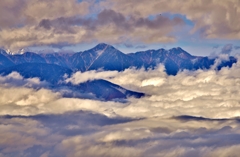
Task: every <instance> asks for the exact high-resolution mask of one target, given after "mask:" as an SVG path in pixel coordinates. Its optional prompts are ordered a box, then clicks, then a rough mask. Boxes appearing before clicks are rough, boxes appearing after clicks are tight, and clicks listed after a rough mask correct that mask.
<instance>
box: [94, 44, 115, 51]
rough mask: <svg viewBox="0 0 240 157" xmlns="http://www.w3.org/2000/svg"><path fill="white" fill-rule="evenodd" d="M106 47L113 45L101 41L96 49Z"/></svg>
mask: <svg viewBox="0 0 240 157" xmlns="http://www.w3.org/2000/svg"><path fill="white" fill-rule="evenodd" d="M106 47H113V46H112V45H108V44H106V43H99V44H98V45H96V46H95V47H94V49H99V50H103V49H105V48H106Z"/></svg>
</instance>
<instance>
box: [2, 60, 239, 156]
mask: <svg viewBox="0 0 240 157" xmlns="http://www.w3.org/2000/svg"><path fill="white" fill-rule="evenodd" d="M213 67H214V66H213ZM164 70H165V68H164V66H163V65H159V66H158V67H157V68H155V69H149V70H147V71H146V70H144V69H134V68H131V69H126V70H124V71H122V72H117V71H88V72H83V73H82V75H80V74H79V72H77V73H75V74H73V75H72V76H69V77H68V78H66V81H73V82H74V83H80V82H83V81H88V80H94V79H107V80H108V81H110V82H112V83H115V84H118V85H121V86H122V87H124V88H126V89H131V90H134V91H139V92H143V93H145V94H146V96H144V97H142V98H132V97H129V98H128V99H127V101H126V102H116V101H100V100H90V99H79V98H64V97H62V96H61V91H59V92H56V91H51V90H49V89H46V88H45V86H46V82H44V81H40V80H39V79H38V78H32V79H25V78H23V77H22V76H21V75H20V74H18V73H16V72H13V73H11V74H9V75H7V76H1V78H0V81H1V87H0V88H1V90H0V91H1V99H0V103H1V106H0V114H1V118H0V120H1V125H0V128H1V129H0V130H1V133H0V135H1V139H2V140H1V155H2V156H14V155H16V154H18V155H20V156H32V155H36V154H38V156H192V155H194V156H228V155H233V156H237V150H238V149H239V147H240V145H239V144H240V142H239V139H238V137H239V135H238V134H239V131H240V125H239V115H240V112H239V103H240V97H239V96H238V95H239V94H240V88H239V86H240V79H239V74H240V64H239V62H237V63H235V64H233V66H232V67H231V68H229V67H224V68H222V69H221V70H219V71H216V70H214V69H209V70H197V71H188V70H183V71H180V72H179V73H178V74H177V75H175V76H169V75H167V74H166V72H165V71H164ZM85 75H86V76H87V77H86V78H85V77H83V76H85Z"/></svg>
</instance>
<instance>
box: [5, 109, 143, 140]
mask: <svg viewBox="0 0 240 157" xmlns="http://www.w3.org/2000/svg"><path fill="white" fill-rule="evenodd" d="M0 118H4V119H12V118H23V119H32V120H36V121H39V122H41V123H42V124H43V125H44V126H45V127H47V128H49V129H51V130H52V132H55V133H59V134H62V135H65V136H75V135H87V134H91V133H94V132H96V131H99V129H101V127H103V126H107V125H115V124H121V123H128V122H132V121H137V120H141V119H132V118H125V117H115V118H109V117H107V116H105V115H102V114H99V113H93V112H90V111H75V112H67V113H64V114H41V115H34V116H12V115H5V116H1V117H0Z"/></svg>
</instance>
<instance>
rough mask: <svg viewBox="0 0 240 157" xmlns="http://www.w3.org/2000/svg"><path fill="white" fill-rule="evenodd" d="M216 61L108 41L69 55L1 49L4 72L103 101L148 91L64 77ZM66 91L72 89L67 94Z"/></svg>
mask: <svg viewBox="0 0 240 157" xmlns="http://www.w3.org/2000/svg"><path fill="white" fill-rule="evenodd" d="M214 62H215V59H210V58H208V57H200V56H192V55H190V54H189V53H187V52H186V51H184V50H183V49H181V48H179V47H178V48H173V49H170V50H165V49H158V50H147V51H140V52H136V53H130V54H124V53H122V52H121V51H119V50H117V49H115V48H114V47H113V46H111V45H107V44H104V43H101V44H98V45H97V46H95V47H94V48H92V49H89V50H86V51H83V52H78V53H65V54H64V53H49V54H43V53H42V54H37V53H33V52H25V53H24V54H16V55H9V54H7V53H6V52H5V51H4V50H1V49H0V74H1V75H8V74H10V73H11V72H13V71H16V72H18V73H20V74H21V75H22V76H23V77H24V78H32V77H38V78H40V80H42V81H43V80H44V81H47V82H48V83H49V84H50V85H49V88H51V89H52V90H56V89H57V90H60V91H61V90H62V91H65V92H64V93H63V96H65V97H80V98H90V99H101V100H115V99H121V98H123V99H125V98H127V97H129V96H130V97H131V96H133V97H137V98H139V97H141V96H144V94H143V93H139V92H133V91H130V90H127V89H124V88H122V87H120V86H118V85H115V84H113V83H111V82H108V81H105V80H94V81H87V82H85V83H82V84H79V85H73V84H70V83H63V82H64V81H63V80H64V76H65V75H66V74H67V75H68V76H71V74H73V73H74V72H76V71H81V72H85V71H89V70H98V69H102V70H108V71H109V70H117V71H123V70H125V69H127V68H131V67H134V68H137V69H138V68H145V69H146V70H147V69H149V68H150V69H153V68H155V67H156V66H158V65H159V64H163V65H164V66H165V69H166V73H167V74H168V75H176V74H177V72H178V71H179V70H183V69H188V70H197V69H209V68H210V67H211V66H212V65H213V64H214ZM236 62H237V59H236V58H234V57H229V59H228V60H226V61H223V62H222V63H221V64H219V65H218V66H217V70H219V69H221V68H222V67H226V66H228V67H231V66H232V64H233V63H236ZM59 82H62V83H59ZM63 89H64V90H63ZM66 89H67V90H66ZM97 89H98V90H97ZM99 90H101V91H99ZM66 91H68V92H67V93H66Z"/></svg>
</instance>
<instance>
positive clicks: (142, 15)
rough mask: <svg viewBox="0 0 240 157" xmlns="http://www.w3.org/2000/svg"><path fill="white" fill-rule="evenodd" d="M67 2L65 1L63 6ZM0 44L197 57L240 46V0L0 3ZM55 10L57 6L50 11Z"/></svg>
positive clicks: (12, 47)
mask: <svg viewBox="0 0 240 157" xmlns="http://www.w3.org/2000/svg"><path fill="white" fill-rule="evenodd" d="M64 3H65V5H63V4H64ZM0 4H1V5H0V10H1V11H0V13H1V15H5V16H2V17H1V18H0V28H1V29H0V37H1V38H0V47H1V48H4V49H9V50H10V51H12V52H14V53H15V52H18V51H19V50H20V49H25V50H30V51H40V50H43V49H48V50H49V49H52V50H53V51H56V52H58V51H66V50H68V51H69V50H71V51H75V52H78V51H83V50H86V49H90V48H92V47H93V46H95V45H96V44H98V43H102V42H104V43H108V44H111V45H113V46H115V47H116V48H118V49H119V50H121V51H123V52H124V53H130V52H137V51H142V50H147V49H160V48H165V49H171V48H173V47H181V48H183V49H184V50H186V51H188V52H189V53H191V54H193V55H204V56H208V55H210V54H212V53H221V51H222V49H224V47H225V46H226V45H231V51H230V52H229V53H230V54H235V53H238V51H239V49H237V48H235V47H239V46H240V25H239V23H240V20H239V16H240V11H239V10H240V7H239V6H240V4H239V1H238V0H222V1H220V2H219V3H218V2H216V1H212V0H211V1H208V4H206V2H204V1H202V0H197V1H193V0H186V1H184V2H182V3H180V2H179V1H177V0H170V1H165V0H160V1H159V0H158V1H157V0H152V1H151V2H150V1H147V0H142V1H141V2H139V1H136V0H131V1H127V0H115V1H111V0H78V1H75V0H68V1H63V0H60V1H58V0H52V1H47V0H43V1H41V2H40V1H37V0H31V1H27V0H23V1H21V2H10V1H2V2H0ZM52 8H54V9H52Z"/></svg>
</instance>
